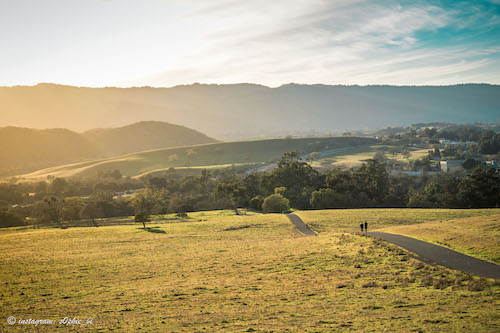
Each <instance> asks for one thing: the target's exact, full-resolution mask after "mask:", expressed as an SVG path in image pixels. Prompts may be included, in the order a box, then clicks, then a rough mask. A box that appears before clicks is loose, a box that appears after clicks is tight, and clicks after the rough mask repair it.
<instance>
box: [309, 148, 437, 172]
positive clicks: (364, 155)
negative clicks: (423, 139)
mask: <svg viewBox="0 0 500 333" xmlns="http://www.w3.org/2000/svg"><path fill="white" fill-rule="evenodd" d="M397 147H398V146H393V145H389V144H380V145H367V146H361V147H355V148H353V149H350V150H349V151H346V152H340V153H338V154H332V155H329V156H327V157H324V158H321V159H318V160H317V161H314V162H313V163H312V166H313V167H315V168H317V169H320V170H321V169H330V168H332V167H338V168H347V169H349V168H354V167H359V166H360V165H361V164H363V163H364V162H366V160H368V159H371V158H373V157H374V156H375V154H376V153H377V152H385V154H386V156H387V158H390V159H395V160H398V161H402V162H406V163H408V162H409V161H411V160H415V159H419V158H422V157H424V156H426V155H427V153H428V150H429V149H421V148H410V155H409V157H404V156H403V155H401V154H395V153H390V149H391V148H397Z"/></svg>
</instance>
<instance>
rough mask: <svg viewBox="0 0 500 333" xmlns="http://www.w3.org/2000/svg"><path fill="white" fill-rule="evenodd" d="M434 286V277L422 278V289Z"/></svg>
mask: <svg viewBox="0 0 500 333" xmlns="http://www.w3.org/2000/svg"><path fill="white" fill-rule="evenodd" d="M433 284H434V278H433V277H432V275H426V276H424V277H423V278H422V287H429V286H432V285H433Z"/></svg>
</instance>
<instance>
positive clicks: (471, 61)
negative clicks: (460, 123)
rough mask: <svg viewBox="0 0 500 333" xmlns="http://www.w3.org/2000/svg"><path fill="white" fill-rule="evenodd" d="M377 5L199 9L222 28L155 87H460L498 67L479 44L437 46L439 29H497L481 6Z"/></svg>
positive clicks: (344, 3)
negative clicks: (191, 83)
mask: <svg viewBox="0 0 500 333" xmlns="http://www.w3.org/2000/svg"><path fill="white" fill-rule="evenodd" d="M381 3H383V4H381ZM381 3H374V2H371V1H335V2H332V1H321V0H316V1H285V2H282V1H273V2H269V1H256V2H241V1H232V2H228V3H226V5H218V6H216V7H207V8H204V9H203V10H201V11H198V12H197V13H196V15H201V16H204V17H206V15H211V17H212V18H213V20H214V21H216V22H223V24H220V25H216V27H215V29H211V28H210V27H207V33H206V34H205V35H204V37H203V38H204V39H205V40H206V41H209V43H207V45H208V47H207V48H205V49H203V50H200V52H199V53H197V54H193V55H191V56H190V57H186V58H184V59H183V61H182V62H181V63H179V64H178V69H176V70H175V71H171V72H168V73H165V74H162V75H159V76H157V77H155V78H154V81H155V82H157V84H160V85H161V84H162V82H164V81H163V80H164V79H165V78H169V80H176V79H179V80H181V81H184V80H185V79H186V78H187V79H188V80H196V81H201V82H228V83H230V82H242V81H244V82H258V83H265V84H270V85H274V86H276V85H280V84H283V83H287V82H291V81H293V82H304V83H317V82H322V83H334V84H336V83H359V84H371V83H391V84H426V83H435V82H441V80H440V79H439V78H440V77H442V79H443V80H442V81H443V82H446V80H447V79H449V78H450V75H452V74H456V76H455V77H454V78H453V80H451V81H450V82H449V83H457V82H464V80H467V79H470V78H472V76H463V77H461V76H460V74H461V73H465V72H470V71H472V70H481V68H485V67H486V66H487V65H488V66H489V67H490V68H489V69H490V70H491V64H492V63H494V64H496V65H497V67H498V65H500V61H499V60H498V53H496V52H488V51H486V50H483V49H481V45H470V46H468V45H461V44H459V43H458V44H453V43H449V41H447V42H446V43H443V44H444V45H441V44H440V43H439V39H440V38H441V37H440V36H439V34H440V29H443V28H453V29H456V30H460V29H465V28H470V27H471V26H473V27H476V28H477V27H478V25H482V26H483V28H484V29H487V27H488V26H489V27H494V28H498V27H495V24H494V23H492V22H495V20H496V19H497V16H495V15H492V14H488V13H486V14H485V13H484V12H482V11H481V9H480V8H479V7H478V8H479V9H478V8H475V9H471V8H470V7H469V8H467V9H466V12H465V14H464V12H463V11H461V10H460V8H458V9H457V8H442V7H437V6H435V5H430V4H427V3H425V2H416V4H404V5H402V4H399V3H397V2H395V1H392V2H381ZM284 8H286V10H284ZM464 15H465V18H464ZM193 17H195V16H193ZM485 18H487V20H485ZM466 21H467V22H466ZM464 25H465V26H464ZM422 32H426V33H427V34H428V35H429V36H430V37H427V38H425V39H423V38H422V37H420V36H419V34H420V33H422ZM458 34H459V32H458ZM443 38H445V37H443ZM428 39H431V40H430V41H429V40H428ZM457 50H460V51H459V52H457ZM464 51H466V52H464ZM496 73H497V74H498V73H500V71H499V70H498V69H496ZM183 76H184V79H182V77H183ZM474 77H476V76H474ZM492 79H493V75H486V76H485V79H484V80H485V81H487V80H490V82H491V80H492ZM493 81H495V80H494V79H493ZM496 81H498V79H497V80H496Z"/></svg>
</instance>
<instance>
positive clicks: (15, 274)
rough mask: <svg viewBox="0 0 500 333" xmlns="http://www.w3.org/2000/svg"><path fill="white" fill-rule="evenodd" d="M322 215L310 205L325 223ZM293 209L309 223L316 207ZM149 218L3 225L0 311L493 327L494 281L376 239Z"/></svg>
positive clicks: (279, 223)
mask: <svg viewBox="0 0 500 333" xmlns="http://www.w3.org/2000/svg"><path fill="white" fill-rule="evenodd" d="M405 211H407V210H405ZM327 212H329V213H332V212H333V211H322V212H316V213H319V215H318V216H320V217H321V219H323V220H322V221H323V222H321V223H325V220H326V217H325V216H324V215H323V214H325V213H327ZM298 213H299V215H300V216H306V215H307V216H308V217H309V220H308V221H309V222H311V221H312V220H311V217H312V215H310V214H309V215H308V214H307V213H315V212H298ZM365 213H366V212H365ZM476 213H477V214H480V213H481V212H479V211H478V212H476ZM380 214H382V215H383V214H386V215H387V216H388V219H389V220H391V219H393V218H395V216H402V215H404V212H401V213H399V214H400V215H397V213H396V212H394V213H391V212H390V211H389V210H388V211H387V212H385V213H383V212H380ZM395 214H396V215H395ZM436 214H437V213H436ZM449 214H450V215H451V213H449ZM382 215H380V216H379V217H378V219H379V220H380V221H381V220H382V219H383V217H382ZM438 215H439V214H437V215H435V216H438ZM345 216H351V217H352V213H347V215H345ZM155 218H156V219H158V222H152V223H150V224H149V225H147V227H148V228H147V229H143V228H142V225H140V224H135V225H134V224H125V225H116V226H103V227H98V228H95V227H87V228H69V229H64V230H63V229H40V230H31V231H29V232H18V233H12V232H2V233H0V251H1V257H0V263H1V267H2V270H1V271H0V281H1V283H0V294H1V295H2V306H1V307H0V317H2V318H4V319H5V318H6V317H8V316H10V315H14V316H16V317H18V318H19V317H23V318H29V317H32V318H53V319H58V318H62V317H65V316H68V317H73V316H78V317H81V318H85V319H86V318H87V317H88V316H92V317H93V318H94V324H93V326H92V327H91V329H92V330H99V329H102V330H107V329H109V330H111V329H113V330H118V331H137V330H139V329H141V330H145V331H167V332H168V331H175V332H180V331H203V330H205V331H208V332H213V331H223V332H235V331H252V330H255V331H286V330H288V331H293V332H302V331H305V332H307V331H310V332H315V331H320V332H323V331H325V332H330V331H338V330H340V331H342V330H346V329H352V330H357V331H370V330H374V331H383V330H387V331H391V332H394V331H419V330H421V331H447V332H470V331H478V330H484V331H495V330H497V329H498V328H499V327H498V317H497V315H496V314H497V313H498V310H500V309H499V302H498V298H497V294H498V291H499V287H498V286H493V285H492V283H491V282H488V281H482V282H481V284H482V286H483V287H484V290H482V291H468V290H467V284H468V283H469V282H468V281H467V280H468V279H469V278H468V277H466V276H462V275H458V276H459V277H461V278H460V279H459V280H460V282H456V276H455V274H454V273H452V272H449V271H447V270H441V269H435V268H433V267H429V266H425V265H422V264H420V263H417V262H415V261H414V260H413V259H410V258H408V257H407V256H406V255H405V254H404V253H402V252H400V251H399V250H398V249H396V248H395V247H390V246H387V245H385V244H384V243H380V242H379V241H376V240H374V239H372V238H368V237H361V236H358V235H355V234H349V233H336V231H333V230H332V229H328V230H329V231H326V232H323V233H322V234H320V235H319V236H317V237H305V236H302V235H301V234H300V233H299V232H298V231H297V230H296V229H295V228H294V227H293V225H292V224H291V223H290V222H289V221H288V219H287V218H286V217H285V216H284V215H281V214H265V215H262V214H256V213H252V214H248V215H246V216H236V215H234V212H232V211H214V212H198V213H189V214H188V218H187V219H175V218H174V216H172V215H167V216H158V217H155ZM430 218H431V217H430V216H427V219H430ZM319 225H322V224H318V225H317V226H319ZM344 231H345V230H344ZM438 278H442V279H447V281H448V282H447V283H448V284H447V285H446V287H445V288H444V289H442V290H441V289H435V288H434V287H433V285H432V283H431V285H430V286H422V281H424V280H428V279H431V281H433V280H436V281H437V279H438ZM462 279H464V281H462ZM452 285H454V286H452ZM0 322H1V323H0V328H2V329H4V328H6V325H7V324H6V321H5V320H2V321H0ZM44 328H47V327H44ZM48 328H49V329H54V330H55V329H56V326H53V327H48ZM15 329H18V330H20V329H21V327H20V326H12V327H9V331H10V330H15Z"/></svg>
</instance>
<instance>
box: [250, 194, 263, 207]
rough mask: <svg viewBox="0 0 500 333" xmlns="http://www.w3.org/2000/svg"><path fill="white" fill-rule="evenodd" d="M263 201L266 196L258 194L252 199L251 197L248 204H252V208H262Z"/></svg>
mask: <svg viewBox="0 0 500 333" xmlns="http://www.w3.org/2000/svg"><path fill="white" fill-rule="evenodd" d="M263 203H264V198H263V197H262V195H257V196H255V197H253V198H252V199H250V202H249V203H248V205H249V206H250V208H251V209H255V210H262V204H263Z"/></svg>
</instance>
